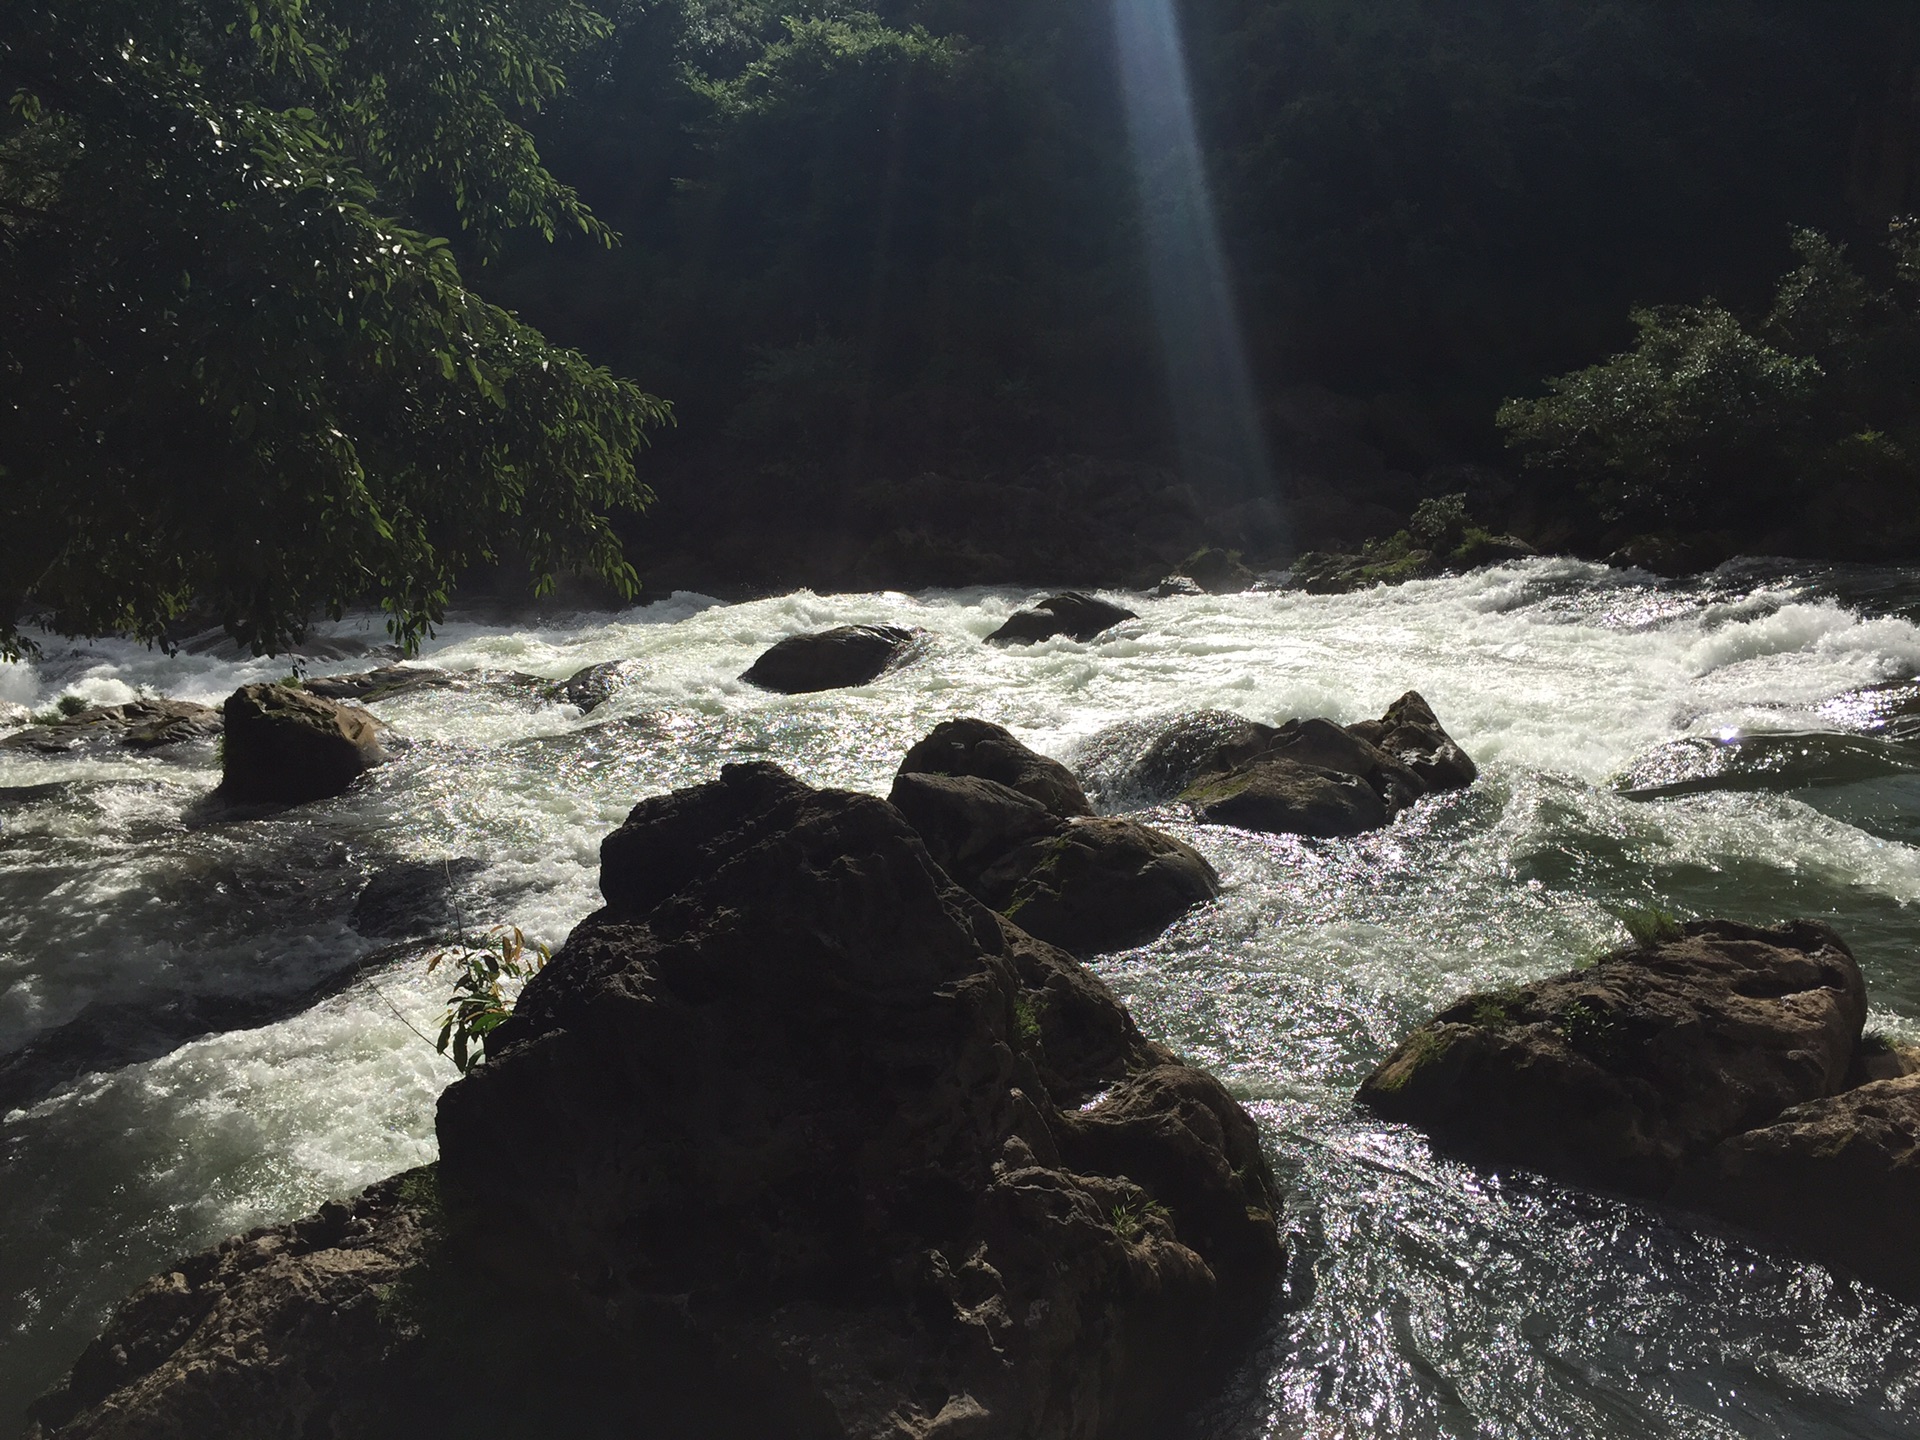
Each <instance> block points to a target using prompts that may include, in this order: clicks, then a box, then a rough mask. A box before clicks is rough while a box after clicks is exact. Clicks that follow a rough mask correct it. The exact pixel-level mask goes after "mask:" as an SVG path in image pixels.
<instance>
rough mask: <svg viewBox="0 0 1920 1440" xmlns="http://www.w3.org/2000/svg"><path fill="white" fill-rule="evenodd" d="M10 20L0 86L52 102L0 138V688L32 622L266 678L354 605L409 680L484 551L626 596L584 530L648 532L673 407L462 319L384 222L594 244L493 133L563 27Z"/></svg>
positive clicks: (551, 10) (427, 14)
mask: <svg viewBox="0 0 1920 1440" xmlns="http://www.w3.org/2000/svg"><path fill="white" fill-rule="evenodd" d="M17 9H21V11H22V13H20V15H19V19H20V22H21V23H20V24H18V25H17V26H15V25H13V24H12V23H11V17H10V25H9V28H8V29H7V31H6V32H5V33H4V35H0V81H3V82H4V83H6V84H9V85H11V86H12V87H13V88H14V93H15V94H16V96H19V95H26V94H29V93H30V94H31V95H33V96H39V97H43V102H42V105H41V107H40V108H36V107H35V106H33V105H29V104H28V103H26V102H25V101H21V100H18V99H16V103H15V104H14V105H13V106H12V107H11V108H10V110H9V112H8V118H7V119H6V120H5V121H4V122H0V376H3V377H4V379H5V385H4V387H3V388H4V392H5V393H6V395H7V403H5V404H4V405H0V453H4V454H5V455H6V456H7V457H8V465H7V469H6V472H5V473H4V474H3V475H0V508H4V511H5V513H6V514H7V515H8V517H9V523H8V524H7V525H6V526H5V527H0V654H6V655H12V654H17V653H18V652H19V651H20V649H21V648H22V647H23V646H24V644H25V643H26V641H25V637H24V636H23V635H22V633H21V626H22V625H23V624H25V623H27V622H28V621H30V620H33V621H38V622H40V623H42V624H46V625H49V626H51V627H52V628H54V629H57V630H61V631H64V632H67V633H89V634H91V633H102V632H107V631H123V632H127V633H131V634H134V635H137V636H139V637H141V638H144V639H147V640H150V641H161V642H164V641H165V638H166V635H167V633H168V627H169V626H170V625H172V624H173V623H174V622H175V621H176V620H177V619H178V618H179V617H181V616H182V615H184V614H186V613H188V611H189V610H198V611H200V612H201V613H202V614H204V615H206V616H207V617H208V618H212V619H215V620H217V621H219V622H220V623H223V624H224V625H225V626H226V627H227V628H228V630H229V631H230V632H231V633H232V634H234V635H235V636H236V637H237V638H239V639H241V640H242V641H244V642H245V643H247V644H249V645H251V646H252V647H254V648H255V649H256V650H260V651H270V650H275V649H279V648H282V647H284V646H285V645H286V644H287V643H289V642H290V641H291V640H293V639H294V638H296V637H297V636H298V635H299V634H300V631H301V628H302V627H303V626H304V625H305V624H306V622H307V621H308V620H309V619H310V618H312V617H314V616H315V615H317V614H322V613H325V614H334V615H337V614H339V613H340V612H341V611H342V610H343V609H345V608H346V607H347V606H350V605H354V604H359V603H364V602H365V601H367V600H372V601H374V602H376V603H379V604H381V605H383V606H384V607H385V608H386V609H387V611H388V612H389V615H390V617H391V622H390V623H391V628H392V630H393V632H394V634H395V636H396V637H397V638H398V639H399V640H400V641H401V642H402V643H403V644H406V645H409V646H411V645H413V644H416V643H417V642H418V641H419V639H420V638H422V637H423V636H424V635H425V634H426V633H428V631H429V629H430V627H431V626H432V625H433V624H434V623H435V622H436V621H437V620H438V619H439V618H440V616H441V615H442V614H444V611H445V606H446V603H447V596H448V594H449V593H450V592H451V590H452V588H453V586H454V583H455V581H456V579H457V578H458V576H459V575H460V574H461V572H462V571H464V570H466V569H468V568H469V567H471V566H473V565H475V564H477V563H483V562H485V561H487V560H488V559H490V558H491V557H493V556H495V555H498V554H500V553H503V552H507V551H518V552H519V553H521V554H524V555H525V556H526V558H527V562H528V564H529V566H530V568H531V569H532V572H533V576H534V578H535V579H536V580H538V579H539V577H541V576H543V575H548V574H550V573H551V572H552V571H554V570H556V569H560V568H567V567H581V568H585V569H589V570H594V571H597V572H598V573H600V574H602V575H604V576H605V577H606V578H607V579H608V580H610V581H611V582H612V583H613V584H615V585H616V586H622V587H626V588H627V590H628V592H629V593H630V591H631V587H632V585H633V573H632V571H631V569H630V568H629V567H627V566H626V565H625V563H624V561H622V560H621V558H620V555H619V549H618V546H617V544H616V543H615V542H614V539H613V532H612V529H611V525H610V521H609V515H610V513H611V512H613V511H615V510H617V509H623V508H624V509H637V508H640V507H642V506H644V505H645V504H646V503H647V502H648V500H649V499H650V495H649V493H648V491H647V489H646V487H645V486H644V485H643V484H641V483H640V481H639V479H638V476H637V474H636V472H635V469H634V461H635V456H636V455H637V452H638V451H639V449H640V448H641V447H642V446H643V445H644V444H645V440H646V432H647V430H648V429H649V428H650V427H651V426H653V425H656V424H659V423H662V422H664V420H665V419H666V418H667V415H668V412H667V408H666V406H665V405H664V404H663V403H662V402H660V401H657V400H655V399H653V398H652V397H650V396H647V395H645V394H643V393H642V392H641V391H639V390H638V389H637V388H635V387H634V386H633V385H631V384H629V383H627V382H625V381H622V380H619V379H616V378H615V377H614V376H612V375H611V374H609V373H608V372H607V371H605V370H603V369H600V368H598V367H596V366H594V365H592V364H590V363H589V362H587V361H586V360H585V359H584V358H583V357H582V356H580V355H578V354H577V353H575V352H572V351H567V350H562V349H559V348H557V347H554V346H551V345H549V344H548V343H547V342H546V340H545V339H544V338H543V337H542V336H540V335H539V334H538V333H537V332H535V331H533V330H531V329H529V328H528V327H526V326H525V325H522V324H521V323H520V322H518V321H517V320H516V319H514V317H513V316H512V315H510V314H508V313H507V312H506V311H504V310H501V309H499V308H498V307H496V306H493V305H489V304H487V303H486V302H484V301H482V300H481V299H479V297H477V296H476V295H474V294H473V293H472V292H471V291H469V290H468V289H467V288H466V286H465V284H464V283H463V281H462V278H461V275H460V272H459V268H458V266H457V265H456V263H455V261H454V258H453V254H452V251H451V249H450V247H449V246H448V244H447V242H446V240H445V239H443V238H441V237H439V236H435V235H432V234H429V233H427V232H426V231H425V230H424V229H423V228H422V227H421V226H420V225H419V224H418V223H417V222H415V221H412V220H411V219H410V218H409V217H410V216H411V215H412V214H413V213H414V212H415V211H416V210H417V209H420V208H422V207H423V206H425V205H427V204H428V203H429V202H430V203H431V205H432V206H433V207H434V208H435V209H441V208H442V207H443V203H451V205H452V206H453V213H454V214H456V215H458V217H459V218H460V220H461V222H462V223H463V224H464V225H467V226H469V227H471V229H472V230H473V231H474V232H475V233H476V234H477V235H479V236H481V237H482V239H483V243H484V241H485V239H486V237H491V236H494V235H497V234H499V233H503V232H504V231H505V230H506V229H509V228H512V227H513V226H516V225H522V226H527V225H530V226H533V227H534V228H543V227H550V226H551V225H552V224H553V223H554V222H556V221H568V222H570V223H578V224H582V225H587V226H589V228H590V227H591V225H592V224H593V223H595V222H592V221H591V217H588V216H586V215H585V212H584V211H582V210H581V209H580V208H579V206H578V202H577V200H576V199H574V198H573V196H572V194H571V192H570V191H568V190H567V189H566V188H565V187H564V186H560V185H559V184H558V183H557V182H555V181H553V179H552V177H551V176H549V175H548V174H547V173H546V171H545V170H544V169H543V168H542V167H541V166H540V164H539V160H538V156H537V155H536V154H535V152H534V150H533V147H532V142H531V139H530V138H529V137H528V136H527V134H526V132H525V131H524V130H523V129H522V128H521V127H520V126H519V125H518V123H517V122H516V121H514V120H513V119H511V113H512V112H513V111H514V110H515V109H516V108H522V107H524V106H525V105H527V104H536V103H540V102H541V101H543V100H544V99H545V98H547V97H548V96H550V95H551V94H552V93H554V92H555V90H557V88H558V85H559V83H560V69H559V65H560V62H561V61H562V60H563V59H564V58H566V57H567V56H568V55H570V54H571V53H572V52H573V50H574V49H575V48H576V47H577V45H578V43H580V41H581V38H582V37H583V36H586V35H589V34H590V33H592V32H593V29H594V24H595V23H597V22H593V21H592V20H591V17H590V15H589V12H587V11H585V10H584V9H583V8H582V7H580V6H579V5H578V4H576V3H573V0H508V3H506V4H504V5H503V6H495V7H486V6H480V5H475V4H469V3H467V0H458V3H438V0H406V3H400V4H390V3H381V4H374V3H372V0H260V3H257V4H246V5H234V4H232V3H231V0H193V3H189V4H186V5H180V6H145V7H141V6H135V5H132V4H130V3H125V0H78V3H61V4H59V5H57V6H56V5H53V4H49V3H29V4H26V5H25V6H24V7H17ZM56 12H57V13H56ZM476 17H480V18H478V19H476ZM456 32H457V34H458V37H459V44H458V46H451V45H449V46H446V47H441V48H438V49H436V48H435V47H434V45H433V44H431V43H428V42H430V41H432V40H433V38H434V37H446V36H450V35H453V34H455V33H456ZM476 56H477V57H479V58H480V59H482V60H483V61H484V63H483V64H481V65H480V66H479V69H478V70H477V71H474V70H470V69H469V68H467V63H466V62H467V61H470V60H473V59H475V57H476ZM489 77H491V78H489ZM187 276H191V281H190V282H189V281H187V280H186V279H185V278H184V277H187Z"/></svg>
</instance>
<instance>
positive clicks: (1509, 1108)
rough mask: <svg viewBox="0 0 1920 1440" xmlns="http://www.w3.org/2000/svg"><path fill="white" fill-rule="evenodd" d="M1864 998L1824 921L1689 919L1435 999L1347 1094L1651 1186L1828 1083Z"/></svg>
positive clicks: (1581, 1177) (1850, 1050)
mask: <svg viewBox="0 0 1920 1440" xmlns="http://www.w3.org/2000/svg"><path fill="white" fill-rule="evenodd" d="M1866 1010H1867V997H1866V988H1865V985H1864V984H1863V982H1862V980H1861V978H1860V970H1859V967H1858V966H1857V965H1856V964H1855V963H1854V960H1853V956H1852V954H1851V952H1849V951H1848V949H1847V947H1846V945H1845V944H1844V943H1843V942H1842V941H1841V939H1840V937H1839V936H1838V935H1836V934H1834V932H1833V931H1832V930H1831V929H1829V928H1828V927H1827V926H1825V925H1823V924H1821V923H1819V922H1817V921H1812V920H1796V921H1793V922H1790V923H1788V924H1784V925H1779V926H1775V927H1773V928H1771V929H1761V928H1758V927H1755V926H1752V925H1742V924H1737V923H1735V922H1732V921H1726V920H1703V921H1696V922H1693V923H1691V924H1688V925H1686V926H1684V927H1681V928H1680V930H1679V931H1678V932H1677V933H1675V934H1672V935H1670V936H1669V937H1668V938H1664V939H1659V940H1655V941H1653V942H1651V943H1649V944H1645V945H1637V946H1633V947H1631V948H1628V949H1625V950H1622V951H1619V952H1616V953H1614V954H1612V955H1608V956H1606V957H1604V958H1602V959H1600V960H1598V961H1596V962H1595V963H1594V964H1593V965H1591V966H1590V967H1588V968H1586V969H1583V970H1575V971H1572V972H1571V973H1569V974H1566V975H1562V976H1559V977H1557V978H1555V979H1551V980H1543V981H1540V982H1538V983H1536V984H1531V985H1525V986H1520V987H1517V988H1515V989H1513V990H1511V991H1504V992H1498V993H1494V994H1485V995H1473V996H1469V997H1467V998H1466V999H1464V1000H1462V1001H1460V1002H1458V1003H1457V1004H1455V1005H1452V1006H1450V1007H1449V1008H1447V1009H1446V1010H1443V1011H1441V1012H1440V1014H1439V1015H1437V1016H1435V1017H1434V1019H1432V1020H1431V1021H1429V1022H1427V1023H1426V1024H1425V1025H1422V1026H1421V1027H1420V1028H1419V1029H1417V1030H1415V1031H1414V1032H1413V1033H1412V1034H1411V1035H1410V1036H1408V1038H1407V1039H1406V1040H1405V1041H1404V1042H1403V1043H1402V1044H1401V1045H1400V1047H1399V1048H1398V1049H1397V1050H1396V1051H1395V1052H1394V1053H1393V1054H1392V1055H1391V1056H1390V1057H1388V1059H1387V1060H1386V1061H1385V1062H1384V1063H1383V1064H1382V1065H1381V1066H1380V1067H1379V1068H1378V1069H1377V1070H1375V1071H1374V1072H1373V1074H1372V1075H1370V1076H1368V1077H1367V1080H1366V1082H1365V1083H1364V1084H1363V1085H1362V1086H1361V1088H1360V1099H1361V1101H1362V1103H1363V1104H1366V1105H1368V1106H1370V1107H1371V1108H1372V1109H1374V1110H1375V1111H1376V1112H1377V1113H1379V1114H1381V1115H1383V1116H1386V1117H1388V1118H1390V1119H1397V1120H1406V1121H1410V1122H1412V1123H1413V1124H1416V1125H1418V1126H1420V1127H1421V1128H1422V1129H1424V1130H1426V1131H1428V1132H1429V1133H1431V1134H1432V1135H1433V1136H1434V1137H1435V1138H1436V1139H1437V1140H1439V1141H1441V1142H1442V1143H1444V1144H1446V1145H1448V1146H1450V1147H1452V1148H1455V1149H1457V1150H1460V1151H1462V1152H1464V1153H1466V1154H1469V1155H1471V1156H1475V1157H1481V1158H1485V1159H1488V1160H1491V1161H1494V1162H1497V1163H1513V1164H1520V1165H1526V1166H1529V1167H1531V1168H1534V1169H1537V1170H1542V1171H1545V1172H1546V1173H1548V1174H1551V1175H1556V1176H1560V1177H1562V1178H1565V1179H1569V1180H1574V1181H1579V1182H1583V1183H1588V1184H1597V1185H1604V1186H1608V1187H1611V1188H1615V1189H1620V1190H1626V1191H1631V1192H1634V1193H1638V1194H1644V1195H1660V1194H1662V1193H1664V1192H1665V1191H1666V1190H1667V1188H1668V1187H1669V1186H1670V1185H1672V1184H1673V1182H1674V1181H1675V1179H1676V1178H1677V1177H1678V1176H1679V1174H1680V1173H1681V1172H1682V1170H1684V1169H1685V1168H1686V1167H1688V1166H1690V1165H1693V1164H1696V1163H1698V1162H1700V1161H1702V1160H1703V1159H1704V1158H1705V1157H1707V1156H1708V1155H1709V1154H1710V1153H1711V1152H1712V1151H1713V1150H1714V1148H1715V1147H1716V1146H1719V1145H1720V1144H1721V1142H1723V1141H1725V1140H1727V1139H1728V1138H1729V1137H1730V1136H1734V1135H1739V1134H1741V1133H1743V1132H1745V1131H1749V1130H1753V1129H1755V1128H1756V1127H1760V1126H1765V1125H1770V1124H1772V1123H1773V1122H1774V1121H1775V1120H1776V1119H1778V1118H1779V1117H1780V1115H1781V1112H1782V1111H1784V1110H1786V1109H1787V1108H1788V1107H1789V1106H1794V1105H1802V1104H1805V1103H1807V1102H1809V1101H1815V1100H1821V1099H1823V1098H1825V1097H1828V1096H1832V1095H1835V1094H1838V1093H1839V1092H1840V1091H1841V1090H1842V1089H1843V1088H1844V1087H1845V1086H1846V1085H1847V1083H1848V1080H1849V1077H1850V1075H1852V1073H1853V1071H1854V1067H1855V1064H1856V1060H1857V1051H1858V1048H1859V1043H1860V1034H1861V1027H1862V1025H1863V1023H1864V1021H1865V1018H1866Z"/></svg>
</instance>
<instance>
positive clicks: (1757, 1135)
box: [1670, 1074, 1920, 1299]
mask: <svg viewBox="0 0 1920 1440" xmlns="http://www.w3.org/2000/svg"><path fill="white" fill-rule="evenodd" d="M1670 1198H1671V1199H1673V1200H1674V1201H1675V1202H1677V1203H1679V1204H1682V1205H1685V1206H1687V1207H1689V1208H1691V1209H1696V1210H1705V1211H1708V1212H1709V1213H1711V1214H1714V1215H1717V1216H1719V1217H1720V1218H1721V1219H1723V1220H1728V1221H1731V1222H1733V1223H1734V1224H1736V1225H1743V1226H1745V1227H1747V1228H1748V1229H1750V1230H1757V1231H1759V1232H1761V1233H1762V1234H1764V1235H1767V1236H1770V1237H1772V1238H1774V1239H1777V1240H1780V1241H1783V1242H1784V1243H1786V1244H1787V1245H1789V1246H1791V1247H1792V1248H1793V1249H1795V1250H1798V1251H1799V1252H1801V1253H1802V1254H1805V1255H1809V1256H1812V1257H1813V1258H1815V1259H1817V1260H1822V1261H1825V1262H1826V1263H1828V1264H1832V1265H1843V1266H1845V1267H1846V1268H1848V1269H1850V1270H1853V1271H1856V1272H1858V1273H1859V1274H1861V1275H1863V1276H1865V1277H1866V1278H1867V1279H1869V1280H1871V1281H1873V1282H1874V1283H1876V1284H1878V1285H1882V1286H1884V1287H1885V1288H1887V1289H1889V1290H1892V1291H1894V1292H1895V1293H1897V1294H1900V1295H1903V1296H1905V1297H1907V1298H1909V1299H1920V1075H1916V1074H1907V1075H1903V1076H1901V1077H1899V1078H1897V1079H1889V1080H1874V1081H1870V1082H1868V1083H1867V1084H1864V1085H1861V1086H1859V1087H1857V1088H1856V1089H1852V1090H1848V1091H1846V1092H1845V1093H1843V1094H1840V1095H1834V1096H1829V1097H1827V1098H1825V1099H1820V1100H1810V1101H1808V1102H1806V1103H1805V1104H1801V1105H1795V1106H1793V1107H1791V1108H1789V1109H1787V1110H1785V1111H1782V1112H1781V1114H1780V1115H1779V1116H1778V1117H1777V1118H1776V1119H1775V1120H1774V1121H1773V1123H1772V1124H1770V1125H1762V1126H1758V1127H1756V1128H1754V1129H1752V1130H1748V1131H1745V1132H1743V1133H1741V1134H1738V1135H1733V1136H1730V1137H1729V1138H1727V1139H1725V1140H1723V1141H1721V1142H1720V1144H1719V1145H1717V1146H1716V1147H1714V1149H1713V1150H1712V1151H1710V1152H1709V1153H1708V1154H1707V1155H1705V1156H1704V1157H1703V1158H1701V1159H1700V1160H1698V1161H1696V1162H1695V1163H1694V1164H1693V1165H1692V1166H1690V1167H1689V1168H1688V1169H1687V1170H1686V1171H1685V1172H1684V1173H1683V1174H1682V1175H1681V1176H1680V1179H1679V1182H1678V1183H1677V1184H1676V1185H1675V1187H1674V1190H1673V1193H1672V1195H1671V1197H1670Z"/></svg>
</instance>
